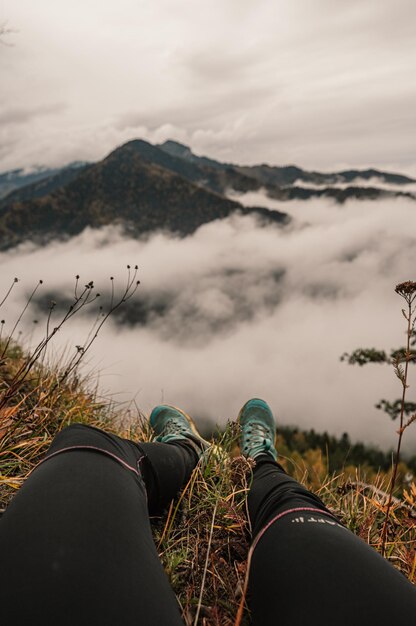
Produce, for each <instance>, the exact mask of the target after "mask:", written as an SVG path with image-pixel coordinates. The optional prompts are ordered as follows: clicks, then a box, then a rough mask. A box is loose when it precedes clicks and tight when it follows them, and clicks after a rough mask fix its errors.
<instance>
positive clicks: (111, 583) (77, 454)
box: [0, 424, 198, 626]
mask: <svg viewBox="0 0 416 626" xmlns="http://www.w3.org/2000/svg"><path fill="white" fill-rule="evenodd" d="M197 461H198V454H197V452H196V451H195V448H194V446H193V445H192V446H190V445H188V444H187V442H186V441H177V442H176V441H171V442H170V443H168V444H164V443H154V444H135V443H133V442H131V441H127V440H123V439H120V438H119V437H116V436H113V435H109V434H107V433H104V432H103V431H100V430H97V429H95V428H91V427H87V426H83V425H79V424H75V425H72V426H70V427H68V428H66V429H65V430H64V431H62V432H61V433H60V434H58V436H57V437H56V438H55V439H54V441H53V443H52V445H51V447H50V449H49V451H48V453H47V455H46V458H45V460H44V461H43V462H42V463H40V465H38V467H37V468H36V469H35V470H34V471H33V473H32V474H31V475H30V476H29V478H28V479H27V481H26V482H25V484H24V485H23V487H22V488H21V489H20V491H19V492H18V493H17V494H16V496H15V498H14V499H13V500H12V502H11V503H10V505H9V507H8V508H7V510H6V512H5V513H4V515H3V516H2V518H1V519H0V554H1V567H0V572H1V574H0V595H1V607H2V608H1V612H2V616H3V617H4V618H5V619H6V621H8V622H10V623H13V624H15V625H16V626H18V625H23V624H25V625H26V624H29V623H30V624H40V623H43V624H44V623H46V624H52V623H53V624H59V625H65V624H68V625H71V626H73V625H74V624H77V625H80V626H84V625H87V624H88V625H89V626H90V625H91V624H100V625H104V626H105V625H108V626H110V625H111V626H114V625H115V624H117V626H127V625H128V626H130V625H133V624H134V626H138V625H140V624H142V625H143V626H153V625H154V626H156V625H157V626H160V625H163V624H169V625H171V624H172V625H177V626H179V625H182V624H183V622H182V619H181V617H180V611H179V607H178V604H177V601H176V598H175V595H174V593H173V591H172V589H171V587H170V585H169V582H168V579H167V577H166V574H165V572H164V571H163V568H162V565H161V563H160V561H159V558H158V555H157V551H156V548H155V545H154V543H153V539H152V535H151V529H150V524H149V517H148V504H149V508H150V510H154V511H156V510H160V508H161V507H163V505H166V504H167V503H168V501H169V500H170V499H172V498H173V497H174V496H175V494H176V493H177V491H178V490H179V489H180V488H181V487H182V486H183V484H184V483H185V482H186V481H187V480H188V479H189V477H190V475H191V472H192V470H193V468H194V466H195V465H196V463H197ZM142 475H144V476H145V480H147V484H145V483H144V481H143V478H142ZM159 486H160V489H159Z"/></svg>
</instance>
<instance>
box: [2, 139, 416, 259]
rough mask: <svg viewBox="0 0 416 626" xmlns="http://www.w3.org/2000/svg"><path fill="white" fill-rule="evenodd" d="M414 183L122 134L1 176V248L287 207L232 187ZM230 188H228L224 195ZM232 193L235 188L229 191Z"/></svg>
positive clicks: (297, 192) (353, 187) (276, 194)
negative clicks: (219, 154)
mask: <svg viewBox="0 0 416 626" xmlns="http://www.w3.org/2000/svg"><path fill="white" fill-rule="evenodd" d="M415 182H416V181H415V180H414V179H412V178H409V177H407V176H403V175H401V174H392V173H390V172H382V171H379V170H375V169H367V170H345V171H342V172H335V173H320V172H313V171H311V172H309V171H306V170H303V169H301V168H299V167H296V166H294V165H288V166H270V165H266V164H263V165H253V166H241V165H235V164H232V163H221V162H220V161H216V160H214V159H209V158H206V157H203V156H197V155H195V154H194V153H193V152H192V151H191V149H190V148H189V147H188V146H185V145H183V144H181V143H178V142H175V141H171V140H169V141H165V142H164V143H163V144H160V145H152V144H150V143H148V142H147V141H143V140H141V139H137V140H133V141H129V142H128V143H126V144H125V145H123V146H121V147H119V148H117V149H116V150H114V151H113V152H112V153H111V154H110V155H109V156H108V157H107V158H106V159H104V160H103V161H100V162H98V163H94V164H85V163H73V164H71V165H70V166H68V167H66V168H62V169H59V170H46V169H44V170H40V169H38V170H36V171H34V172H32V173H27V174H26V173H25V172H24V171H23V170H13V171H12V172H6V173H4V174H0V192H1V193H3V194H5V193H6V190H8V193H7V195H5V196H4V197H3V198H1V199H0V248H1V249H5V248H7V247H10V246H14V245H17V244H18V243H20V242H22V241H24V240H26V239H28V238H32V239H33V240H34V241H36V242H42V241H49V240H50V239H51V238H56V237H70V236H73V235H75V234H78V233H80V232H81V231H82V230H83V229H84V228H85V227H87V226H91V227H100V226H103V225H107V224H121V225H122V226H123V227H124V229H125V230H126V231H127V232H129V233H130V234H131V235H133V236H140V235H142V234H145V233H148V232H150V231H154V230H158V229H162V230H167V231H170V232H174V233H178V234H180V235H186V234H188V233H192V232H193V231H194V230H196V229H197V228H198V227H199V226H201V225H202V224H205V223H207V222H210V221H213V220H215V219H220V218H223V217H226V216H228V215H230V214H231V213H233V212H235V211H240V212H241V213H243V214H248V213H255V214H256V215H257V216H260V217H261V218H262V219H263V220H264V221H265V222H275V223H280V224H285V223H287V222H288V221H289V218H288V216H287V215H286V214H285V213H282V212H278V211H269V210H268V209H266V208H261V207H243V206H242V205H241V204H240V203H239V202H238V201H237V200H238V193H245V192H249V191H258V190H260V189H263V190H264V191H265V192H266V193H267V195H268V196H270V197H271V198H275V199H277V200H280V201H282V202H283V201H289V200H295V199H296V200H308V199H309V198H321V197H326V198H331V199H333V200H334V201H336V202H345V201H346V200H348V199H350V198H353V199H358V200H362V199H370V200H377V199H379V198H381V197H400V196H403V197H407V198H410V199H412V200H415V199H416V194H414V193H412V192H410V191H408V185H409V184H410V183H413V184H414V183H415ZM389 185H390V186H393V187H392V188H389ZM232 192H233V193H232ZM235 192H237V196H236V195H235Z"/></svg>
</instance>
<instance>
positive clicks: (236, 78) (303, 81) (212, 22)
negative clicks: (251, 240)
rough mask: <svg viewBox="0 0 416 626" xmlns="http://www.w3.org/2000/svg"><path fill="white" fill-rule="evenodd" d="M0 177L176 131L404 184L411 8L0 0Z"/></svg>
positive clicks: (415, 112) (208, 147)
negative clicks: (379, 174)
mask: <svg viewBox="0 0 416 626" xmlns="http://www.w3.org/2000/svg"><path fill="white" fill-rule="evenodd" d="M0 20H2V21H3V22H7V24H8V26H9V27H10V28H11V29H13V30H14V31H15V32H13V33H10V34H9V35H8V36H7V37H5V38H3V40H4V41H6V42H7V43H8V44H12V45H3V46H1V47H0V68H1V76H2V90H1V95H0V170H2V171H4V170H6V169H9V168H12V167H17V166H21V165H23V166H27V167H30V166H32V165H35V164H45V165H60V164H64V163H67V162H69V161H72V160H76V159H99V158H101V157H103V156H104V155H105V154H106V153H107V152H109V151H110V150H111V149H112V148H114V146H115V145H117V144H120V143H122V142H124V141H126V140H128V139H130V138H133V137H143V138H147V139H149V140H151V141H161V140H165V139H166V138H174V139H177V140H180V141H184V142H186V143H188V144H190V145H191V146H192V147H193V149H194V150H195V151H196V152H197V153H204V154H207V155H210V156H212V157H216V158H219V159H222V160H230V161H234V162H239V163H255V162H270V163H273V164H287V163H296V164H298V165H300V166H304V167H308V168H317V169H323V170H331V169H333V168H341V167H347V166H354V167H365V166H369V165H372V166H376V167H380V168H389V169H393V170H398V171H402V172H407V173H410V174H413V175H416V157H415V152H414V137H415V134H416V124H415V116H416V106H415V101H416V82H415V80H414V76H415V69H416V63H415V61H416V46H415V45H414V42H415V35H416V32H415V31H416V26H415V24H416V4H415V2H414V1H413V0H396V1H395V2H392V1H391V0H349V2H333V0H312V1H311V0H211V1H210V2H206V1H204V2H202V1H201V0H118V1H117V2H115V1H114V0H111V1H110V0H87V1H86V0H72V1H71V2H60V1H57V0H38V1H37V2H33V0H2V1H1V4H0Z"/></svg>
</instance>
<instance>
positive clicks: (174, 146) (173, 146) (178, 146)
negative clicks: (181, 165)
mask: <svg viewBox="0 0 416 626" xmlns="http://www.w3.org/2000/svg"><path fill="white" fill-rule="evenodd" d="M159 147H160V148H161V149H162V150H165V152H169V154H171V155H172V156H178V157H182V158H184V157H190V156H193V152H192V150H191V148H190V147H189V146H186V145H185V144H184V143H179V141H173V140H172V139H168V140H167V141H165V142H164V143H162V144H160V146H159Z"/></svg>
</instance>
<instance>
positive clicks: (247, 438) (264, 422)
mask: <svg viewBox="0 0 416 626" xmlns="http://www.w3.org/2000/svg"><path fill="white" fill-rule="evenodd" d="M238 423H239V425H240V450H241V454H242V455H243V456H245V457H250V458H251V459H256V457H258V456H259V455H260V454H269V455H270V456H271V457H273V459H274V460H275V461H276V460H277V451H276V448H275V447H274V442H275V438H276V424H275V421H274V417H273V413H272V412H271V410H270V407H269V405H268V404H267V403H266V402H264V400H260V399H259V398H253V399H252V400H249V401H248V402H246V403H245V405H244V406H243V408H242V409H241V411H240V413H239V415H238Z"/></svg>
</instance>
